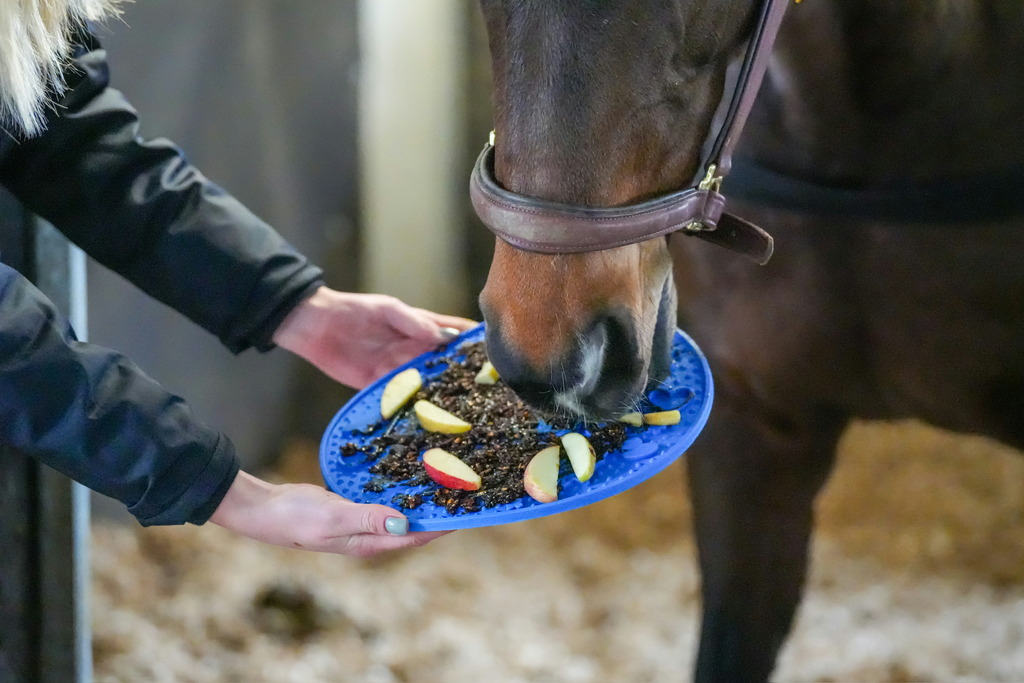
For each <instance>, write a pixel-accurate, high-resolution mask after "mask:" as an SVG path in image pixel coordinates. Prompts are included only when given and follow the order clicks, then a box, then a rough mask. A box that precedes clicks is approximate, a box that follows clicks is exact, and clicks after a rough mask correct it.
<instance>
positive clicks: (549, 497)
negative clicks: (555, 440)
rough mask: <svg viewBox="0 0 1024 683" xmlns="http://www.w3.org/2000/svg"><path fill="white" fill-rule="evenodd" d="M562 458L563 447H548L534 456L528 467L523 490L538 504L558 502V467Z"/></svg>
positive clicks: (524, 474) (524, 475)
mask: <svg viewBox="0 0 1024 683" xmlns="http://www.w3.org/2000/svg"><path fill="white" fill-rule="evenodd" d="M561 456H562V447H561V446H548V447H547V448H545V449H544V450H542V451H540V452H538V453H537V454H536V455H535V456H533V458H531V459H530V462H529V463H527V465H526V471H525V472H524V473H523V488H524V489H525V490H526V494H527V495H528V496H530V498H533V499H534V500H535V501H537V502H538V503H551V502H553V501H556V500H558V465H559V460H560V459H561Z"/></svg>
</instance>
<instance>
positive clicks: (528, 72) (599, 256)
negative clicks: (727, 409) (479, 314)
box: [480, 0, 758, 418]
mask: <svg viewBox="0 0 1024 683" xmlns="http://www.w3.org/2000/svg"><path fill="white" fill-rule="evenodd" d="M481 4H482V7H483V14H484V19H485V22H486V26H487V31H488V36H489V40H490V49H491V57H492V64H493V79H494V121H495V130H496V144H495V152H494V166H493V171H494V177H495V179H496V180H497V182H498V183H500V185H501V186H502V187H504V188H505V189H507V190H509V191H511V192H514V193H517V194H519V195H528V196H531V197H536V198H539V199H543V200H549V201H552V202H558V203H561V204H569V205H577V206H586V207H615V206H622V205H627V204H632V203H635V202H638V201H641V200H646V199H650V198H653V197H656V196H659V195H662V194H665V193H668V192H672V191H675V190H678V189H680V188H683V187H687V186H690V185H693V184H694V179H695V176H697V175H699V174H700V173H701V170H702V169H700V168H699V165H700V161H701V157H702V147H703V146H704V143H705V141H706V140H707V139H708V137H709V133H710V132H711V129H712V127H713V119H714V118H715V113H716V109H717V108H718V106H719V104H720V102H721V100H722V97H723V90H724V86H725V82H726V72H727V68H728V67H729V65H730V64H731V63H732V62H734V61H735V58H736V57H737V54H738V53H739V52H741V47H742V45H743V44H744V43H745V42H746V38H747V37H748V36H749V35H750V32H751V27H752V24H753V18H754V15H755V14H756V10H757V4H758V3H756V2H754V1H753V0H675V1H672V0H661V1H658V2H652V1H649V0H644V1H639V0H631V1H630V2H624V1H623V2H589V1H588V2H584V1H580V0H482V3H481ZM671 265H672V264H671V259H670V256H669V252H668V248H667V241H666V239H665V238H664V237H658V238H655V239H649V240H645V241H642V242H639V243H635V244H629V245H626V246H620V247H613V248H607V249H602V250H600V251H590V252H585V253H564V254H546V253H534V252H531V251H526V250H521V249H519V248H517V247H514V246H512V245H511V244H509V243H507V242H506V241H504V240H502V239H498V240H497V242H496V246H495V252H494V260H493V263H492V264H491V269H490V273H489V276H488V279H487V284H486V285H485V287H484V290H483V293H482V294H481V298H480V303H481V308H482V311H483V314H484V318H485V320H486V321H487V347H488V354H489V356H490V358H491V360H492V362H493V363H494V365H495V366H496V368H497V369H498V371H499V372H500V374H501V376H502V378H503V379H504V381H506V382H507V383H508V385H509V386H510V387H512V388H513V389H514V390H515V391H516V392H517V393H519V395H520V396H521V397H522V398H524V399H525V400H526V401H528V402H529V403H532V404H534V405H535V406H537V407H540V408H542V409H547V410H560V411H562V412H568V413H571V414H574V415H577V416H581V417H590V418H609V417H613V416H616V415H620V414H622V413H623V412H625V411H627V410H630V409H632V407H633V406H634V405H635V403H636V401H637V399H638V398H639V397H640V396H641V394H642V393H643V391H644V390H645V388H646V387H647V386H648V384H649V383H650V382H652V381H657V380H658V379H661V378H663V377H664V375H665V374H666V373H667V371H668V366H669V354H670V351H671V340H672V334H673V330H674V327H675V305H676V299H675V287H674V283H673V281H672V267H671Z"/></svg>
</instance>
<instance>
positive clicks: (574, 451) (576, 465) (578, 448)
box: [562, 432, 597, 481]
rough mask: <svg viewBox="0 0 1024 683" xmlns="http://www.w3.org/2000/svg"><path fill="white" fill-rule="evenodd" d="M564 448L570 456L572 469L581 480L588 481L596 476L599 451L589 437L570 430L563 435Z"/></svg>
mask: <svg viewBox="0 0 1024 683" xmlns="http://www.w3.org/2000/svg"><path fill="white" fill-rule="evenodd" d="M562 448H564V449H565V454H566V455H567V456H569V463H570V464H571V465H572V471H573V472H574V473H575V474H576V478H577V479H579V480H580V481H587V480H588V479H590V478H591V477H592V476H594V465H595V464H596V463H597V453H595V452H594V447H593V446H592V445H590V442H589V441H587V437H585V436H583V435H582V434H577V433H575V432H569V433H568V434H566V435H565V436H563V437H562Z"/></svg>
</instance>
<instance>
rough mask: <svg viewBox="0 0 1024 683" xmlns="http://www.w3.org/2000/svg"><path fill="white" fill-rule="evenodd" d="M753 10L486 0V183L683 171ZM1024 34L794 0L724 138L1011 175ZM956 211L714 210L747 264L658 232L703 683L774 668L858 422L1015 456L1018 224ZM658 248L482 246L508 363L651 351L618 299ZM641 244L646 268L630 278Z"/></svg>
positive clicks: (776, 154) (913, 9)
mask: <svg viewBox="0 0 1024 683" xmlns="http://www.w3.org/2000/svg"><path fill="white" fill-rule="evenodd" d="M756 4H757V3H756V2H755V0H677V1H675V2H630V3H603V4H598V3H575V2H572V3H570V2H567V1H548V2H543V3H541V2H526V1H521V2H514V1H508V2H500V1H498V0H483V2H482V6H483V11H484V16H485V19H486V22H487V28H488V32H489V36H490V41H491V52H492V58H493V62H494V76H495V125H496V128H497V131H498V136H499V137H498V140H499V142H498V147H497V163H496V171H497V173H498V175H499V180H501V181H502V182H503V183H505V184H506V186H507V187H508V188H509V189H511V190H513V191H517V192H521V193H525V194H533V195H536V196H541V197H545V198H549V199H554V200H558V201H563V202H575V203H582V204H587V203H590V204H593V205H615V204H619V203H625V202H629V201H636V200H638V199H641V198H646V197H649V196H653V195H656V194H658V193H663V192H666V191H669V190H672V189H676V188H678V187H682V186H684V185H685V184H686V183H688V182H689V181H690V180H691V178H692V177H693V174H694V172H695V171H696V164H697V162H698V160H699V156H700V155H699V152H700V146H701V143H702V142H703V140H704V139H705V138H706V137H707V133H708V129H709V126H710V121H711V118H712V116H713V115H714V108H715V105H716V103H717V102H718V101H719V100H720V99H721V96H722V92H723V91H724V88H725V83H726V70H725V65H726V64H727V63H728V62H729V60H730V58H731V57H733V56H734V55H735V54H736V51H737V48H738V46H741V45H742V43H743V41H744V39H745V38H746V36H747V33H748V32H749V24H750V19H749V18H750V16H751V13H752V11H753V10H754V9H755V8H756ZM1022 36H1024V4H1021V3H1019V2H1017V1H1016V0H947V1H945V2H925V1H924V0H901V1H898V2H897V1H896V0H804V1H803V2H802V3H800V4H799V5H794V6H792V7H790V9H789V14H788V16H787V17H786V20H785V22H784V25H783V28H782V32H781V33H780V36H779V40H778V42H777V45H776V48H775V53H774V57H773V61H772V64H771V66H770V67H769V72H768V75H767V78H766V81H765V83H764V86H763V88H762V93H761V96H760V98H759V101H758V104H757V106H756V107H755V111H754V112H753V113H752V115H751V118H750V120H749V122H748V125H747V128H746V130H745V132H744V137H743V142H742V143H741V148H740V152H739V153H740V154H741V155H742V156H745V157H746V158H748V159H750V160H753V162H756V163H757V164H760V165H761V166H763V167H767V168H770V169H773V170H774V171H777V172H780V173H782V174H783V175H788V176H791V177H794V178H799V179H803V180H808V179H809V180H812V181H814V182H815V183H818V184H822V185H827V186H833V187H842V188H874V189H876V190H884V191H886V192H892V191H895V192H899V191H900V188H906V190H907V191H908V192H910V191H912V190H913V188H915V187H920V185H921V184H922V183H931V182H936V183H939V184H940V187H941V184H942V183H947V182H948V183H949V185H948V186H949V187H950V188H951V190H950V191H951V192H952V191H953V189H952V188H956V187H963V186H964V183H963V182H961V181H962V180H963V179H965V178H967V179H970V178H977V177H978V176H981V177H982V178H984V177H986V175H988V174H990V175H991V176H992V177H995V176H998V175H1001V174H1003V173H1004V172H1006V171H1007V170H1009V169H1021V168H1024V52H1022V51H1021V50H1020V45H1021V37H1022ZM503 143H504V151H503V148H502V146H503ZM1017 177H1020V175H1018V176H1017ZM738 189H741V188H738ZM722 191H723V193H724V194H725V195H726V197H729V195H730V187H729V179H728V178H727V179H726V181H725V183H724V185H723V189H722ZM1017 192H1019V193H1021V194H1024V187H1019V188H1017ZM962 200H963V201H962V204H961V205H960V206H961V207H962V212H961V211H955V213H957V214H958V215H950V216H946V217H945V218H946V220H940V221H937V222H932V221H921V220H915V218H914V215H913V213H912V212H908V214H907V215H905V216H901V217H900V218H899V220H893V219H886V220H881V219H872V218H870V217H853V216H850V215H843V216H837V215H831V214H830V213H829V212H828V211H827V210H821V209H815V210H814V211H802V210H799V209H798V208H790V209H780V208H773V207H772V206H768V205H764V204H759V203H756V202H751V201H747V202H743V201H738V200H737V199H731V200H730V202H731V204H730V209H731V210H733V211H735V212H736V213H738V214H739V215H742V216H744V217H746V218H749V219H753V220H754V221H755V222H757V223H758V224H759V225H761V226H762V227H764V228H766V229H767V230H768V231H769V232H771V233H773V235H774V237H775V240H776V255H775V256H774V258H773V260H772V261H771V262H770V263H769V264H768V266H766V267H764V268H761V267H758V266H756V265H752V264H751V263H749V262H746V261H744V260H742V259H741V258H740V257H737V256H735V255H734V254H732V253H729V252H727V251H724V250H721V249H718V248H716V247H713V246H709V245H707V244H705V243H702V242H699V241H696V240H691V239H688V238H686V237H674V238H673V239H672V241H671V255H672V258H673V268H672V270H673V271H674V279H675V285H676V290H677V293H678V312H679V321H680V324H681V326H682V327H683V328H684V329H686V330H687V331H688V332H690V333H691V334H692V335H693V336H694V337H695V339H696V340H697V341H698V343H699V344H701V345H702V347H703V348H704V350H705V351H706V352H707V354H708V356H709V359H710V362H711V365H712V370H713V373H714V376H715V380H716V404H715V408H714V410H713V412H712V417H711V420H710V421H709V423H708V426H707V428H706V430H705V432H704V434H703V435H702V436H701V437H700V438H699V439H698V441H697V443H696V444H695V445H694V447H693V448H692V449H691V450H690V451H689V452H688V454H687V460H688V472H689V480H690V487H691V494H692V498H693V502H694V509H695V527H696V536H697V542H698V548H699V554H700V565H701V571H702V579H703V586H702V596H703V601H704V616H703V624H702V626H701V644H700V650H699V655H698V660H697V663H696V677H697V679H698V680H706V681H723V680H759V679H765V678H767V677H768V676H769V674H770V672H771V669H772V666H773V663H774V659H775V656H776V654H777V652H778V649H779V648H780V646H781V644H782V642H783V641H784V639H785V637H786V634H787V633H788V631H789V628H790V625H791V622H792V618H793V615H794V611H795V609H796V606H797V604H798V602H799V599H800V593H801V591H802V589H803V583H804V578H805V574H806V568H807V556H808V543H809V540H810V536H811V528H812V522H813V502H814V499H815V496H816V494H817V492H818V491H819V490H820V488H821V486H822V485H823V484H824V482H825V481H826V480H827V477H828V475H829V472H830V470H831V466H832V461H833V457H834V453H835V449H836V444H837V441H838V439H839V437H840V435H841V434H842V432H843V430H844V428H845V426H846V425H847V423H848V422H849V421H850V420H851V419H852V418H854V417H865V418H875V419H888V418H902V417H908V416H913V417H918V418H921V419H924V420H927V421H929V422H931V423H932V424H935V425H938V426H941V427H944V428H948V429H952V430H957V431H962V432H971V433H977V434H985V435H988V436H991V437H994V438H996V439H999V440H1001V441H1003V442H1004V443H1007V444H1009V445H1012V446H1015V447H1017V448H1024V419H1022V417H1021V416H1022V412H1021V411H1022V406H1024V315H1022V314H1024V216H1021V215H999V212H995V213H994V214H993V213H992V212H990V211H988V210H987V209H988V207H987V206H980V205H979V203H978V199H977V198H976V197H973V196H964V197H962ZM795 204H797V205H799V201H795ZM956 204H957V203H956V202H953V205H954V208H955V206H956ZM1018 205H1019V202H1018ZM838 213H840V212H837V214H838ZM989 214H992V215H989ZM662 249H663V247H662V246H661V245H660V244H655V245H651V244H648V245H645V246H639V247H628V248H625V249H623V250H622V252H621V253H619V254H616V255H607V254H606V255H603V256H590V257H588V256H585V255H584V256H580V257H578V262H577V263H576V264H575V269H576V270H575V271H574V278H573V279H567V278H559V277H549V276H548V274H549V273H551V272H564V271H558V270H557V269H559V268H562V266H560V265H555V264H559V263H560V262H561V259H563V258H564V257H553V256H536V255H525V254H522V253H521V252H517V251H516V250H514V249H512V248H510V247H508V246H507V245H501V244H499V245H498V248H497V250H496V255H495V261H494V264H493V265H492V272H491V277H490V279H489V281H488V283H487V286H486V288H485V291H484V296H483V304H484V310H485V315H486V316H487V320H488V324H489V325H494V326H495V327H496V328H497V329H498V330H499V331H500V335H501V336H500V337H499V338H498V345H499V347H500V354H501V355H502V356H503V357H504V358H506V362H507V364H508V365H509V374H510V376H511V377H512V378H513V380H516V379H519V380H522V381H523V382H524V383H525V384H526V385H527V386H529V387H530V389H531V391H530V392H529V393H532V394H533V395H540V394H543V393H544V392H545V391H547V392H548V393H557V392H558V390H559V387H558V386H556V383H554V382H549V384H548V387H547V389H545V385H544V383H545V382H546V381H549V380H550V378H551V376H553V372H554V370H555V369H557V370H559V371H561V372H563V373H565V374H568V375H570V376H571V375H572V374H573V363H574V359H576V358H578V356H579V351H578V349H579V348H581V347H582V348H586V343H585V340H586V339H587V338H588V335H589V336H593V335H594V334H595V332H594V329H599V328H601V326H605V327H607V326H608V325H609V323H608V322H607V321H608V319H609V318H611V319H613V320H614V321H615V322H614V324H613V325H612V327H614V328H616V329H617V332H616V334H617V335H618V336H619V338H620V339H622V340H629V341H628V342H626V341H620V343H619V344H618V346H617V347H614V348H611V353H613V354H623V353H628V352H631V351H636V352H637V353H639V354H640V359H641V361H642V363H641V365H642V366H643V367H644V368H646V367H647V363H649V362H650V354H651V351H650V348H649V346H648V347H645V346H644V344H645V340H646V339H647V338H648V337H647V336H646V335H647V334H648V330H649V329H650V328H651V326H652V324H653V320H654V317H655V316H656V315H657V311H654V312H652V311H650V310H644V311H641V310H639V309H636V308H634V309H630V308H629V307H628V306H624V305H623V304H622V302H628V301H635V300H639V299H642V298H643V296H644V295H643V294H640V293H638V290H643V291H646V292H647V294H646V296H647V298H648V299H653V298H655V293H656V292H658V291H660V290H659V289H658V288H659V284H660V281H659V278H661V277H662V271H661V270H660V268H661V267H662V266H661V265H660V264H661V261H659V256H658V254H659V253H661V250H662ZM641 257H643V258H647V259H650V264H651V265H650V266H649V267H647V268H646V270H645V269H644V268H643V267H641V269H640V271H639V277H637V275H638V271H636V270H635V269H634V266H633V265H632V264H635V263H637V262H638V261H639V259H640V258H641ZM629 282H631V283H632V284H628V283H629ZM609 283H614V284H609ZM624 283H626V284H624ZM592 292H603V293H602V294H600V295H597V294H594V295H591V293H592ZM661 303H662V305H663V306H664V305H671V302H664V301H662V302H661ZM624 310H625V311H627V312H628V313H626V314H623V311H624ZM510 321H511V322H510ZM551 330H553V331H551ZM549 331H551V332H550V334H549ZM603 338H605V339H608V338H610V337H609V335H607V334H606V335H604V337H603ZM580 339H583V340H584V342H583V343H577V342H578V340H580ZM574 344H575V346H574ZM622 364H623V363H622V362H621V361H620V365H622ZM499 369H500V368H499ZM634 386H635V385H634ZM609 393H610V392H609ZM614 398H617V397H614ZM601 401H605V403H604V404H603V405H606V406H610V405H612V404H613V401H612V399H610V398H607V397H598V398H597V399H595V400H594V401H593V402H592V403H596V404H600V403H601ZM583 407H584V408H586V407H587V406H586V405H584V406H583ZM884 485H885V482H884V481H883V482H879V486H884ZM680 627H681V628H686V626H685V625H684V624H681V625H680Z"/></svg>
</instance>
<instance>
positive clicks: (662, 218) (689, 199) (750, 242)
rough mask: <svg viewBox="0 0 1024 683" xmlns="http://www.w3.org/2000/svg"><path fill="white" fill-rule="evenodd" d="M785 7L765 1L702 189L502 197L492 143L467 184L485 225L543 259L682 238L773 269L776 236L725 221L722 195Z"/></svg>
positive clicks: (728, 217)
mask: <svg viewBox="0 0 1024 683" xmlns="http://www.w3.org/2000/svg"><path fill="white" fill-rule="evenodd" d="M797 1H799V0H797ZM787 3H788V0H764V2H763V4H762V6H761V13H760V16H759V17H758V23H757V28H756V29H755V31H754V35H753V37H752V38H751V39H750V43H749V45H748V46H747V51H746V54H745V56H744V59H743V64H742V66H741V68H740V72H739V75H738V77H737V80H736V87H735V89H734V90H733V95H732V99H731V100H730V102H729V107H728V109H727V110H726V113H725V119H724V122H723V124H722V127H721V128H720V130H719V132H718V136H717V137H716V138H715V140H714V143H713V145H712V147H711V149H710V151H709V153H708V157H707V160H706V161H705V163H704V169H705V172H706V173H705V177H704V179H703V180H702V181H701V182H700V183H699V184H698V185H696V186H694V187H688V188H686V189H683V190H679V191H677V192H673V193H670V194H667V195H662V196H660V197H656V198H654V199H650V200H647V201H644V202H640V203H637V204H630V205H627V206H619V207H611V208H598V207H586V206H574V205H571V204H561V203H559V202H552V201H547V200H543V199H538V198H536V197H528V196H526V195H521V194H517V193H515V192H510V191H508V190H506V189H504V188H503V187H501V185H500V184H499V183H498V181H497V180H496V179H495V176H494V144H493V142H494V141H493V139H492V140H491V141H490V142H488V144H487V145H485V146H484V150H483V152H481V154H480V157H479V158H478V159H477V162H476V166H474V168H473V174H472V176H471V178H470V183H469V191H470V198H471V200H472V202H473V208H474V209H476V213H477V215H478V216H479V217H480V220H482V221H483V222H484V224H485V225H486V226H487V227H488V228H490V229H491V231H492V232H494V233H495V234H496V235H497V236H498V237H500V238H501V239H503V240H504V241H506V242H508V243H509V244H511V245H512V246H514V247H517V248H519V249H523V250H526V251H534V252H540V253H544V254H567V253H579V252H587V251H599V250H602V249H611V248H613V247H620V246H624V245H627V244H634V243H636V242H641V241H643V240H648V239H652V238H654V237H660V236H662V235H669V234H671V233H675V232H683V233H684V234H687V235H693V236H694V237H700V238H701V239H704V240H707V241H709V242H713V243H715V244H718V245H720V246H723V247H727V248H729V249H732V250H733V251H736V252H739V253H741V254H745V255H747V256H749V257H751V258H753V259H754V260H755V261H757V262H758V263H760V264H765V263H767V262H768V259H769V258H771V255H772V250H773V248H774V245H773V241H772V237H771V235H769V234H768V233H767V232H765V231H764V230H762V229H761V228H759V227H757V226H756V225H754V224H753V223H750V222H748V221H745V220H743V219H742V218H738V217H736V216H734V215H732V214H730V213H725V211H724V209H725V197H724V196H722V194H721V193H720V192H719V190H720V189H721V184H722V179H723V178H724V177H725V176H726V174H728V172H729V169H730V167H731V165H732V151H733V149H734V147H735V146H736V142H737V140H738V139H739V135H740V132H741V131H742V130H743V125H744V123H745V122H746V120H747V115H748V114H749V113H750V108H751V107H752V106H753V104H754V99H755V97H756V96H757V91H758V88H759V87H760V85H761V80H762V78H763V77H764V73H765V69H766V68H767V66H768V57H769V55H770V53H771V49H772V44H773V43H774V42H775V36H776V34H777V33H778V30H779V25H780V24H781V23H782V16H783V14H784V13H785V10H786V5H787Z"/></svg>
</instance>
